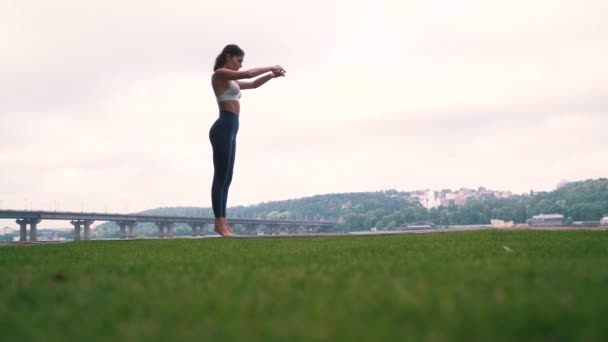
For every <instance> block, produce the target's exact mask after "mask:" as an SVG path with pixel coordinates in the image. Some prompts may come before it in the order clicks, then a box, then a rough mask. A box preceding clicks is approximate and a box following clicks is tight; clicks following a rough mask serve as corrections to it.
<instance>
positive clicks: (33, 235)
mask: <svg viewBox="0 0 608 342" xmlns="http://www.w3.org/2000/svg"><path fill="white" fill-rule="evenodd" d="M38 223H40V219H31V220H30V241H31V242H34V241H38V237H37V236H36V232H37V231H36V230H37V227H36V226H37V225H38Z"/></svg>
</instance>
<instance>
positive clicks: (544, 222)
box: [532, 214, 564, 227]
mask: <svg viewBox="0 0 608 342" xmlns="http://www.w3.org/2000/svg"><path fill="white" fill-rule="evenodd" d="M563 224H564V215H562V214H540V215H536V216H533V217H532V226H534V227H555V226H561V225H563Z"/></svg>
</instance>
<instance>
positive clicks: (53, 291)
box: [0, 230, 608, 342]
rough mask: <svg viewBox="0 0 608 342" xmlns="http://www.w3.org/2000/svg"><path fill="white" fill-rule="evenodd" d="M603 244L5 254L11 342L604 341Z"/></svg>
mask: <svg viewBox="0 0 608 342" xmlns="http://www.w3.org/2000/svg"><path fill="white" fill-rule="evenodd" d="M607 319H608V232H605V231H559V232H557V231H498V230H489V231H476V232H453V233H436V234H407V235H392V236H367V237H324V238H281V239H193V240H189V239H175V240H137V241H80V242H72V243H64V244H42V245H33V246H4V247H0V339H1V340H2V341H6V342H9V341H10V342H12V341H66V340H67V341H85V340H86V341H135V340H146V341H186V340H196V341H200V340H209V341H283V340H293V341H317V340H319V341H320V340H332V341H355V340H356V341H395V340H428V341H443V340H458V341H469V340H476V341H489V340H492V341H502V340H533V341H601V340H603V341H606V340H608V324H607V323H606V320H607Z"/></svg>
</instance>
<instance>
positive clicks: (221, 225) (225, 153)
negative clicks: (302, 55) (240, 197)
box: [209, 44, 285, 237]
mask: <svg viewBox="0 0 608 342" xmlns="http://www.w3.org/2000/svg"><path fill="white" fill-rule="evenodd" d="M244 56H245V52H244V51H243V50H241V48H239V47H238V46H237V45H234V44H231V45H227V46H226V47H225V48H224V49H223V50H222V52H221V53H220V54H219V55H218V56H217V58H216V59H215V66H214V67H213V71H214V73H213V76H211V85H212V86H213V92H214V93H215V96H216V98H217V104H218V106H219V109H220V117H219V118H218V119H217V121H215V123H214V124H213V126H211V130H210V131H209V140H211V146H212V147H213V171H214V173H213V185H212V187H211V203H212V205H213V214H214V215H215V225H214V228H213V230H214V231H215V232H216V233H218V234H220V235H221V236H227V237H233V236H236V234H235V233H234V232H233V231H232V228H230V226H229V225H228V222H227V221H226V201H227V199H228V188H229V187H230V182H231V181H232V171H233V169H234V156H235V151H236V133H237V132H238V130H239V113H240V110H241V106H240V103H239V99H240V98H241V89H255V88H258V87H260V86H261V85H263V84H265V83H266V82H268V81H269V80H270V79H272V78H275V77H282V76H285V70H284V69H283V68H281V67H280V66H278V65H276V66H273V67H263V68H254V69H249V70H243V71H239V69H241V67H242V65H243V57H244ZM260 75H263V76H262V77H259V78H256V79H254V80H245V79H251V78H255V77H257V76H260Z"/></svg>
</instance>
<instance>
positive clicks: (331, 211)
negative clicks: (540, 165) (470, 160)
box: [98, 178, 608, 235]
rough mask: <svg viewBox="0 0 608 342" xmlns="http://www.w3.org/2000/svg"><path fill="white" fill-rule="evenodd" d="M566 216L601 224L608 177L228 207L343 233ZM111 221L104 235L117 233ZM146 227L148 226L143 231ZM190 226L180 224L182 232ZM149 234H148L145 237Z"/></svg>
mask: <svg viewBox="0 0 608 342" xmlns="http://www.w3.org/2000/svg"><path fill="white" fill-rule="evenodd" d="M142 213H146V214H156V215H184V216H201V217H212V216H213V212H212V210H211V208H194V207H185V208H184V207H181V208H157V209H151V210H146V211H144V212H142ZM542 213H544V214H552V213H557V214H563V215H564V217H566V218H569V220H570V221H599V220H600V218H601V217H602V215H604V214H608V179H606V178H600V179H597V180H586V181H581V182H571V183H567V184H565V185H563V186H561V187H560V188H559V189H556V190H555V191H551V192H539V193H530V194H524V195H515V196H512V197H510V198H502V199H496V198H493V197H490V198H480V199H471V200H468V201H467V202H466V204H464V205H459V206H456V205H449V206H440V207H438V208H432V209H428V210H427V209H426V208H424V207H423V206H422V205H420V203H419V202H418V201H416V200H414V199H412V196H411V192H402V191H397V190H387V191H377V192H354V193H338V194H326V195H316V196H312V197H305V198H299V199H291V200H285V201H273V202H265V203H260V204H257V205H251V206H238V207H232V208H229V209H228V216H229V218H230V217H232V218H255V219H281V220H314V221H317V220H319V221H336V222H339V225H337V226H336V229H337V230H342V231H352V230H367V229H370V228H372V227H376V228H379V229H395V228H399V227H403V226H406V225H408V224H412V223H416V222H432V223H435V224H438V225H457V224H489V223H490V220H491V219H502V220H506V221H514V222H516V223H525V222H526V220H528V219H530V218H531V217H532V216H533V215H537V214H542ZM115 228H116V226H115V225H114V224H112V223H106V224H103V225H101V226H99V227H98V229H99V232H100V233H103V232H104V231H105V232H107V233H108V234H112V235H114V234H117V233H116V229H115ZM141 228H144V229H143V230H142V229H141ZM189 229H190V228H188V227H187V226H176V234H178V235H179V233H178V232H183V233H184V234H187V232H188V231H189ZM139 231H142V232H147V231H149V234H151V235H155V234H156V232H157V230H156V227H155V226H153V225H151V224H142V225H141V226H140V228H138V232H139ZM145 234H148V233H145Z"/></svg>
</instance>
